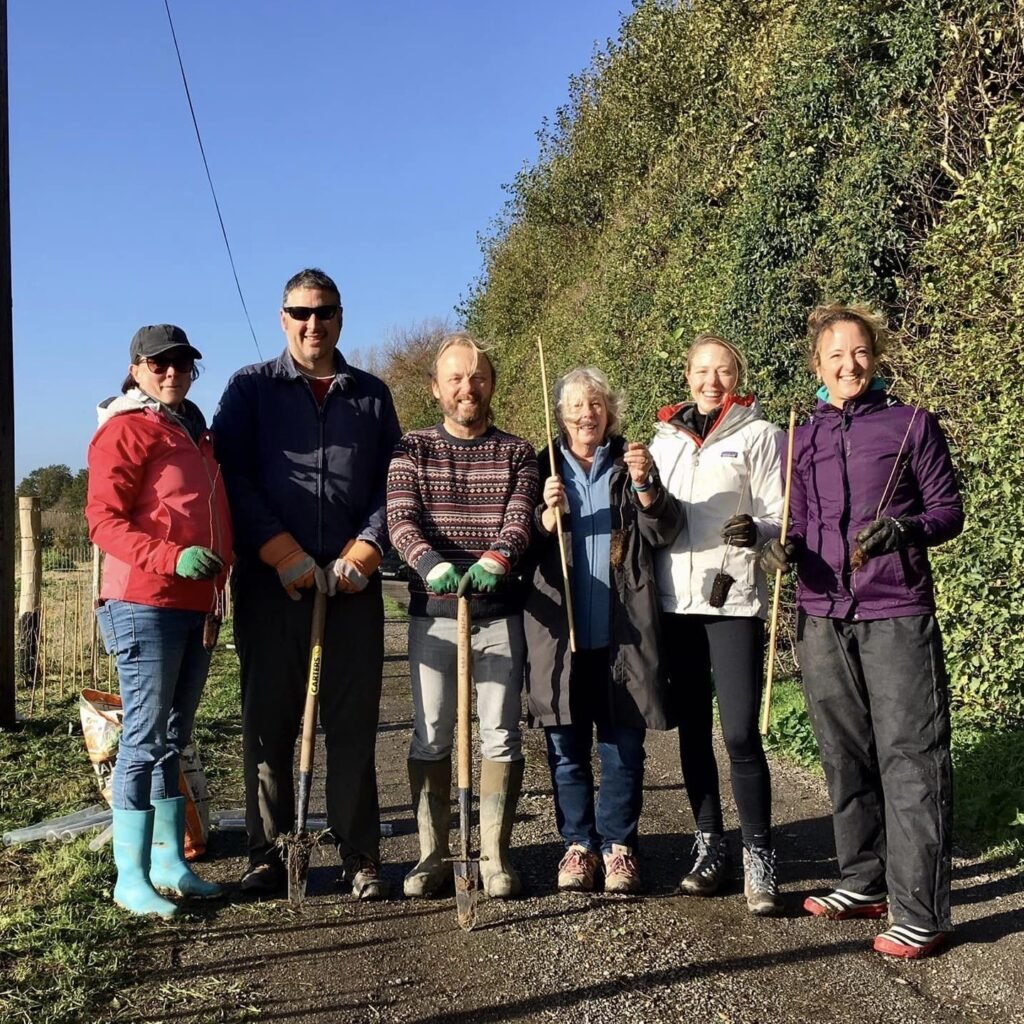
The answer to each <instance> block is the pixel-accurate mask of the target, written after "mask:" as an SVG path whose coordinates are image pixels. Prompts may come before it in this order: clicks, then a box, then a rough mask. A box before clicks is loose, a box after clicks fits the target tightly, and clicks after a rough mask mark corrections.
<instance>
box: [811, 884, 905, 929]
mask: <svg viewBox="0 0 1024 1024" xmlns="http://www.w3.org/2000/svg"><path fill="white" fill-rule="evenodd" d="M804 910H806V911H807V913H808V914H813V915H814V916H815V917H827V918H828V919H829V920H831V921H848V920H850V919H852V918H855V917H885V915H886V914H887V913H888V910H889V901H888V899H887V898H886V895H885V893H882V894H881V895H876V896H865V895H863V894H862V893H859V892H851V891H850V890H849V889H833V890H832V892H830V893H829V894H828V895H827V896H808V897H807V899H805V900H804Z"/></svg>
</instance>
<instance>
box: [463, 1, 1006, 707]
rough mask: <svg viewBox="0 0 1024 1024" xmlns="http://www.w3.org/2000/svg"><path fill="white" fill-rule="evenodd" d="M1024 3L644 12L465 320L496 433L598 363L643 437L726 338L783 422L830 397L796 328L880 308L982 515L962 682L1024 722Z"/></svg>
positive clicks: (966, 593)
mask: <svg viewBox="0 0 1024 1024" xmlns="http://www.w3.org/2000/svg"><path fill="white" fill-rule="evenodd" d="M1022 36H1024V5H1022V4H1021V3H1019V2H1013V0H1004V2H997V0H907V2H903V3H898V2H892V0H889V2H884V0H860V2H853V0H814V2H811V0H787V2H783V0H766V2H763V3H749V2H741V0H716V2H713V3H712V2H702V0H693V2H688V3H677V2H665V0H662V2H658V0H647V2H638V3H637V4H636V6H635V9H634V10H633V12H632V13H631V15H630V16H629V17H627V18H626V19H625V20H624V22H623V25H622V28H621V32H620V35H619V38H618V40H617V41H615V42H614V43H612V44H610V45H609V46H608V47H607V49H606V50H604V51H603V52H601V53H600V54H598V55H597V56H596V57H595V59H594V61H593V64H592V66H591V67H590V68H589V69H588V70H587V71H585V72H584V73H582V74H580V75H579V76H577V77H576V78H574V79H572V80H571V82H570V101H569V103H568V104H567V106H566V107H565V108H564V109H562V110H561V111H559V112H558V114H557V116H556V117H555V119H554V121H553V123H551V124H549V125H546V126H545V127H544V128H543V130H542V131H541V133H540V140H541V153H540V157H539V159H538V161H537V162H536V164H534V165H533V166H530V167H527V168H525V169H524V170H523V171H521V172H520V174H519V175H518V176H517V177H516V178H515V180H514V182H513V183H512V185H511V186H510V200H509V203H508V205H507V208H506V210H505V212H504V214H503V216H502V217H501V219H500V220H499V222H498V223H497V225H496V227H495V229H494V231H493V233H492V234H491V236H490V237H489V238H488V239H487V240H486V242H485V273H484V275H483V277H482V278H481V280H480V281H479V282H477V284H476V286H475V287H474V289H473V290H472V292H471V294H470V297H469V299H468V300H467V302H466V305H465V308H464V310H463V311H462V312H463V314H464V316H465V319H466V321H467V323H468V325H469V326H470V327H472V328H473V329H475V330H476V331H478V332H479V333H480V334H482V335H483V336H485V337H488V338H490V339H492V340H493V341H494V342H495V343H496V345H497V348H498V353H499V365H500V370H501V380H502V386H501V389H500V391H501V401H502V409H501V419H502V422H503V424H505V425H507V426H509V427H510V428H512V429H517V430H519V431H521V432H523V433H525V434H527V435H528V436H530V437H533V438H534V439H540V437H541V436H542V432H543V410H542V407H541V404H540V400H539V396H538V394H537V391H538V383H539V382H538V373H537V363H536V358H535V351H536V349H535V345H536V337H537V335H538V334H539V335H542V336H543V338H544V342H545V355H546V358H547V361H548V364H549V374H551V375H552V376H553V375H555V374H557V373H558V372H560V371H563V370H565V369H568V368H569V367H571V366H573V365H576V364H578V363H581V362H588V363H589V362H592V363H597V364H599V365H601V366H602V367H604V368H605V369H606V370H607V371H608V372H609V374H610V375H611V376H612V378H613V380H614V381H615V383H617V384H618V385H619V386H621V387H623V388H624V389H625V390H626V392H627V393H628V395H629V397H630V401H631V408H630V414H629V418H628V424H627V426H628V431H629V433H630V434H632V435H633V436H635V437H637V438H639V439H643V438H646V437H647V436H648V435H649V434H650V432H651V424H652V418H653V414H654V412H655V410H656V408H657V407H658V406H659V405H661V404H663V403H664V402H666V401H669V400H672V399H675V398H678V397H679V396H680V395H682V394H683V392H684V388H685V381H684V374H683V369H684V367H683V360H682V353H683V351H684V350H685V347H686V344H687V343H688V342H689V340H690V339H692V337H693V336H694V335H695V334H696V333H698V332H700V331H704V330H714V331H718V332H720V333H723V334H725V335H726V336H727V337H730V338H732V339H734V340H735V341H736V342H737V343H739V344H740V345H742V346H743V347H744V349H745V350H746V352H747V354H748V356H749V359H750V362H751V366H752V370H753V374H752V376H753V380H752V384H753V387H754V389H755V390H756V391H757V393H758V395H759V396H760V398H761V400H762V404H763V405H764V406H765V407H766V409H767V411H768V414H769V415H770V416H772V417H773V418H774V419H776V420H777V421H778V422H784V421H785V416H786V411H787V409H788V406H789V404H790V402H791V401H795V402H797V403H798V406H799V407H800V408H801V409H804V410H806V409H809V408H810V406H811V404H812V393H813V386H812V381H811V380H810V378H809V376H808V374H807V372H806V370H805V369H804V348H803V344H804V343H803V325H804V321H805V318H806V314H807V310H808V308H809V307H810V306H812V305H814V304H815V303H817V302H819V301H822V300H831V299H838V300H850V299H861V300H866V301H869V302H872V303H875V304H876V305H878V306H880V307H882V308H883V309H885V310H886V311H887V313H888V314H889V315H890V318H891V321H892V324H893V326H894V328H895V329H896V340H895V344H894V346H893V348H892V350H891V352H890V354H889V357H888V364H889V365H888V367H887V371H888V373H889V375H890V376H891V378H892V380H893V384H894V389H895V390H896V392H897V393H898V394H900V395H901V396H902V397H903V398H905V399H906V400H908V401H920V402H922V403H923V404H925V405H926V406H928V407H929V408H931V409H933V410H935V411H937V412H938V413H939V414H940V415H941V416H942V418H943V422H944V425H945V427H946V430H947V431H948V433H949V436H950V438H951V441H952V443H953V446H954V455H955V458H956V461H957V465H958V467H959V469H960V470H961V471H962V473H963V483H964V490H965V496H966V501H967V510H968V527H967V529H966V531H965V533H964V535H963V537H962V538H961V539H960V540H958V541H957V542H955V543H953V544H950V545H947V546H946V547H945V548H943V549H941V550H940V551H939V552H937V553H936V556H935V564H936V567H937V571H938V575H939V599H940V605H941V607H940V615H941V621H942V624H943V627H944V629H945V631H946V635H947V641H948V652H949V660H950V668H951V673H952V676H953V679H954V690H955V694H956V699H957V700H958V702H959V703H960V704H961V705H962V706H963V708H964V709H965V711H967V712H968V713H969V714H970V716H971V717H972V718H973V719H975V720H976V721H978V722H980V723H982V724H989V725H991V724H997V725H998V724H1010V723H1015V722H1018V723H1019V722H1020V721H1021V720H1022V719H1024V571H1022V570H1024V564H1022V563H1024V556H1022V554H1021V551H1022V547H1024V529H1022V527H1021V523H1022V521H1024V454H1022V438H1024V414H1022V411H1021V406H1020V402H1019V400H1018V396H1017V392H1018V388H1019V383H1020V380H1021V377H1020V374H1021V371H1022V370H1024V337H1022V327H1021V323H1022V317H1024V255H1022V252H1024V249H1022V241H1024V238H1022V236H1024V203H1022V202H1021V196H1022V195H1024V128H1022V127H1021V125H1022V120H1024V99H1022V96H1024V43H1022Z"/></svg>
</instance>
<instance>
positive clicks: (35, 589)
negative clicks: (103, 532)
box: [4, 497, 43, 686]
mask: <svg viewBox="0 0 1024 1024" xmlns="http://www.w3.org/2000/svg"><path fill="white" fill-rule="evenodd" d="M41 515H42V513H41V512H40V511H39V499H38V498H32V497H28V498H19V499H18V522H19V525H20V529H21V577H20V580H21V597H20V600H19V603H18V638H19V641H20V650H19V657H18V669H19V672H20V674H21V677H22V678H23V679H24V680H25V682H26V683H28V684H31V685H32V686H35V680H36V671H35V664H36V655H37V651H38V641H39V615H40V611H39V606H40V603H41V600H42V593H43V543H42V532H43V528H42V519H41ZM4 628H6V625H5V627H4ZM4 669H6V666H4Z"/></svg>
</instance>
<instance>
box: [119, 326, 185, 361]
mask: <svg viewBox="0 0 1024 1024" xmlns="http://www.w3.org/2000/svg"><path fill="white" fill-rule="evenodd" d="M172 348H186V349H188V353H189V355H190V356H191V357H192V358H193V359H202V358H203V353H202V352H200V351H199V349H197V348H195V347H194V346H193V345H192V344H190V342H189V340H188V335H186V334H185V332H184V331H183V330H182V329H181V328H180V327H175V326H174V324H152V325H151V326H149V327H140V328H139V329H138V330H137V331H136V332H135V337H134V338H132V344H131V348H130V349H129V352H130V354H131V355H130V357H131V361H132V362H133V363H137V362H138V361H139V360H140V359H150V358H152V357H154V356H158V355H160V353H161V352H167V351H168V350H169V349H172Z"/></svg>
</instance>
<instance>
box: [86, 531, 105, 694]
mask: <svg viewBox="0 0 1024 1024" xmlns="http://www.w3.org/2000/svg"><path fill="white" fill-rule="evenodd" d="M102 557H103V555H102V552H101V551H100V549H99V548H98V547H97V546H96V545H95V544H93V546H92V602H91V603H90V605H89V607H90V608H91V609H92V613H93V614H92V624H91V625H92V629H91V631H90V633H89V636H90V641H89V661H90V665H91V672H90V673H89V674H90V676H91V677H92V685H93V686H95V687H97V688H98V687H99V685H100V679H99V673H98V671H97V669H96V659H97V648H98V647H99V644H98V643H97V642H96V641H97V639H98V638H99V623H98V622H97V621H96V609H97V608H98V607H99V603H100V559H101V558H102Z"/></svg>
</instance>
